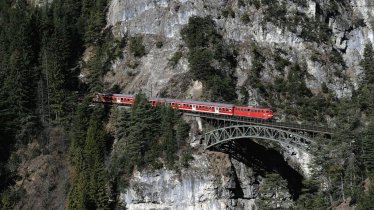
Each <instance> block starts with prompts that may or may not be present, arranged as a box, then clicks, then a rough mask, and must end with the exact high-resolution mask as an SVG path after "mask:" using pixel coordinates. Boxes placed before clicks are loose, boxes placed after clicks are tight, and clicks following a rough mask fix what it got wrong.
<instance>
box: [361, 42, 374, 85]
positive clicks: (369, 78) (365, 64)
mask: <svg viewBox="0 0 374 210" xmlns="http://www.w3.org/2000/svg"><path fill="white" fill-rule="evenodd" d="M360 64H361V67H362V68H363V71H364V74H365V77H364V83H365V84H374V50H373V44H372V43H371V42H369V43H368V44H366V46H365V49H364V58H363V59H362V61H361V63H360Z"/></svg>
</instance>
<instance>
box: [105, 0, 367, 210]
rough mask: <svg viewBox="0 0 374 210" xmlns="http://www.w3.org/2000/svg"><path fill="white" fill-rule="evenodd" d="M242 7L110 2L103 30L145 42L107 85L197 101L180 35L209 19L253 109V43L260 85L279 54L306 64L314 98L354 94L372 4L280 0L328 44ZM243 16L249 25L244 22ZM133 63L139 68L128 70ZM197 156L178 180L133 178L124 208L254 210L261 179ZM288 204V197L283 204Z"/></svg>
mask: <svg viewBox="0 0 374 210" xmlns="http://www.w3.org/2000/svg"><path fill="white" fill-rule="evenodd" d="M240 2H243V1H237V0H194V1H192V0H112V1H111V2H110V6H109V10H108V15H107V21H108V27H111V28H112V32H113V34H114V35H115V36H116V37H118V38H123V37H126V36H127V37H134V36H142V37H143V44H144V46H145V50H146V54H145V55H144V56H143V57H141V58H134V56H132V55H131V53H130V52H129V50H128V49H127V48H126V49H125V50H124V51H123V58H121V59H118V60H116V62H115V64H114V65H113V67H112V71H111V72H109V73H108V74H107V75H106V80H107V81H108V82H109V83H110V84H113V85H114V84H117V85H119V86H120V87H121V88H122V91H123V92H124V93H125V92H130V93H132V92H138V91H140V90H142V91H143V92H144V93H146V94H147V95H153V96H154V95H160V94H161V93H164V94H165V93H166V95H167V96H169V97H176V98H199V97H200V96H201V95H202V91H203V86H202V84H201V82H199V81H192V80H191V79H190V77H188V71H189V67H188V61H187V59H186V58H185V55H186V54H187V52H188V49H187V48H186V47H185V46H184V45H183V44H184V43H183V41H182V40H181V36H180V30H181V28H182V27H183V26H184V25H185V24H187V23H188V20H189V17H191V16H193V15H198V16H207V15H210V16H211V17H212V19H213V20H214V21H215V23H216V26H217V29H218V30H219V33H221V34H222V35H223V37H224V39H225V41H226V42H227V43H229V44H234V45H235V46H237V48H236V50H237V57H236V59H237V62H238V65H237V67H236V69H235V72H236V77H237V78H238V80H237V86H238V87H244V88H245V90H246V91H247V93H248V95H249V98H248V101H247V103H248V104H258V99H257V96H258V94H257V93H256V90H255V89H253V88H252V87H251V85H250V84H248V82H247V80H248V77H249V73H248V72H249V71H250V70H251V68H252V65H253V64H252V59H253V55H252V54H251V52H250V46H251V45H252V44H255V45H256V46H258V47H260V48H261V49H262V51H263V52H265V53H264V56H265V57H266V62H265V63H264V70H263V73H262V75H261V80H263V81H271V80H272V79H273V78H274V77H275V76H277V75H280V74H281V72H280V71H279V70H277V69H274V67H273V66H274V60H273V58H272V55H273V54H274V53H275V52H276V51H277V50H279V51H282V52H284V56H283V57H284V58H285V59H286V60H288V61H290V62H296V61H298V62H304V63H305V68H306V70H307V73H308V75H309V76H308V77H307V79H305V80H306V81H305V82H306V84H307V87H308V88H309V89H310V90H311V91H312V92H313V93H318V92H320V91H321V84H322V83H326V84H327V87H328V88H329V90H331V91H332V92H333V93H335V95H336V96H337V97H344V96H350V95H351V94H352V91H353V90H355V89H356V88H357V87H358V85H359V83H360V74H361V70H360V67H359V62H360V60H361V58H362V55H363V51H364V46H365V45H366V44H367V43H370V42H372V43H373V42H374V33H373V27H374V10H373V9H371V8H372V7H368V5H371V4H373V3H372V1H371V0H350V1H348V0H343V1H341V3H339V4H337V5H335V7H333V6H334V5H330V4H329V1H325V0H305V1H304V2H305V5H298V4H296V3H295V2H296V1H285V2H286V3H285V4H286V8H287V15H289V16H292V15H295V14H296V13H302V14H304V16H305V17H308V18H309V19H310V20H311V21H313V20H316V21H321V22H323V23H325V24H326V25H327V26H328V28H329V29H330V30H331V32H332V33H331V35H330V37H329V39H330V40H331V42H328V43H325V42H318V40H317V41H310V40H306V39H305V38H303V37H302V36H301V31H302V29H303V28H302V26H297V27H296V29H295V30H294V31H291V30H288V28H287V27H285V26H284V25H282V24H276V23H272V22H265V21H264V19H265V18H266V15H267V14H266V12H265V10H264V7H266V6H261V7H260V8H256V7H255V6H254V5H241V4H240ZM299 2H302V1H299ZM224 11H230V13H229V15H224ZM331 11H335V12H331ZM244 15H247V16H248V18H249V20H250V21H249V22H246V21H243V16H244ZM304 16H303V17H304ZM158 43H162V45H161V46H160V45H158ZM176 52H182V55H183V56H182V58H181V59H180V60H179V61H178V62H177V63H176V65H171V64H170V59H171V58H172V57H173V56H174V55H175V53H176ZM335 52H337V53H338V54H339V56H341V57H342V61H339V62H332V61H331V59H330V57H329V56H331V54H332V53H335ZM311 55H318V56H319V58H318V59H314V58H312V56H311ZM134 62H135V63H136V65H132V64H133V63H134ZM287 71H288V68H287V67H286V68H285V72H286V73H287ZM338 74H340V75H344V77H342V76H337V75H338ZM239 95H240V94H239ZM212 156H214V157H215V158H211V157H212ZM283 156H284V157H287V158H285V159H287V160H286V161H289V160H292V161H293V162H298V163H299V166H296V168H297V167H299V168H300V170H299V171H301V172H303V173H304V174H305V175H307V174H309V173H310V169H309V168H308V167H307V165H308V163H309V161H310V159H311V157H310V156H308V155H306V154H304V155H301V153H299V152H297V151H296V152H295V151H293V150H291V149H290V150H287V152H285V153H284V154H283ZM194 157H195V160H194V161H193V162H191V167H190V168H189V169H186V170H182V171H181V172H178V173H177V172H175V171H168V170H162V171H155V172H142V173H140V172H136V173H135V174H134V177H133V179H132V180H131V181H130V186H129V188H128V189H127V190H126V191H125V192H121V196H120V200H121V201H122V203H123V205H125V206H126V208H128V209H253V208H255V205H254V201H255V199H256V198H257V197H258V188H259V185H261V182H262V177H261V176H257V175H255V174H254V173H253V172H252V169H251V168H249V167H247V166H245V165H244V164H242V163H239V162H235V160H232V159H230V158H228V157H227V156H225V155H222V154H215V153H214V154H208V155H206V154H202V153H196V154H194ZM217 157H220V158H218V159H217ZM215 161H216V162H215ZM290 201H291V199H290V198H289V199H286V201H285V202H284V203H288V204H289V202H290ZM288 204H287V205H288ZM287 205H285V206H287Z"/></svg>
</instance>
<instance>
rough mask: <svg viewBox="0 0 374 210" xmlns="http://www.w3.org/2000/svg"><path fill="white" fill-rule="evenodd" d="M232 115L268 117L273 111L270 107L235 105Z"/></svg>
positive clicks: (271, 115)
mask: <svg viewBox="0 0 374 210" xmlns="http://www.w3.org/2000/svg"><path fill="white" fill-rule="evenodd" d="M234 115H235V116H244V117H254V118H261V119H270V118H272V117H273V111H272V110H271V109H270V108H259V107H251V106H235V108H234Z"/></svg>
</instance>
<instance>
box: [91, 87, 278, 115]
mask: <svg viewBox="0 0 374 210" xmlns="http://www.w3.org/2000/svg"><path fill="white" fill-rule="evenodd" d="M93 100H94V101H95V102H100V103H111V104H120V105H127V106H131V105H133V104H134V102H135V96H134V95H127V94H100V93H98V94H96V95H95V97H94V99H93ZM148 100H149V102H150V104H151V105H152V106H157V105H158V104H166V105H168V106H170V107H172V108H175V109H179V110H184V111H190V112H204V113H212V114H217V115H232V116H239V117H250V118H257V119H263V120H271V119H272V118H273V111H272V110H271V108H260V107H254V106H237V105H233V104H224V103H215V102H203V101H193V100H180V99H168V98H149V99H148Z"/></svg>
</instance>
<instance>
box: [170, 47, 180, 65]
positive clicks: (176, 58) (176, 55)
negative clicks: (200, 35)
mask: <svg viewBox="0 0 374 210" xmlns="http://www.w3.org/2000/svg"><path fill="white" fill-rule="evenodd" d="M182 56H183V54H182V52H180V51H177V52H175V53H174V55H173V57H171V58H170V59H169V63H170V65H171V66H173V67H175V66H176V65H177V64H178V62H179V60H180V59H181V58H182Z"/></svg>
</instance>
